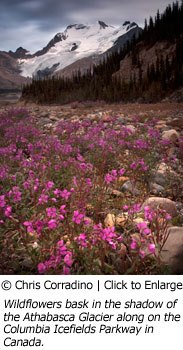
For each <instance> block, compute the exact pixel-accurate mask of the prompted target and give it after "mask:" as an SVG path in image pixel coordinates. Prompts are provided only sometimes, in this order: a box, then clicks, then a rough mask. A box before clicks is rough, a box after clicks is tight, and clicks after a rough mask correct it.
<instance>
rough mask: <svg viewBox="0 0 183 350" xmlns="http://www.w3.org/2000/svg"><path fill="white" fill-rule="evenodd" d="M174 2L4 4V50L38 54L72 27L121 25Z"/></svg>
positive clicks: (10, 0)
mask: <svg viewBox="0 0 183 350" xmlns="http://www.w3.org/2000/svg"><path fill="white" fill-rule="evenodd" d="M171 2H172V1H171V0H0V50H6V51H9V50H15V49H16V48H17V47H19V46H23V47H24V48H26V49H27V50H30V51H31V52H34V51H36V50H38V49H41V48H42V47H43V46H45V45H46V44H47V43H48V41H49V40H50V39H51V38H52V37H53V36H54V35H55V34H56V33H57V32H61V31H63V30H64V29H65V27H66V26H67V25H69V24H74V23H84V24H92V23H95V22H96V21H97V20H102V21H104V22H106V23H107V24H111V25H116V26H118V25H121V24H122V23H123V22H124V21H125V20H130V21H135V22H137V23H138V24H139V25H141V26H142V25H143V24H144V19H145V18H149V16H150V15H152V16H154V15H155V14H156V11H157V9H159V10H160V11H163V10H164V9H165V7H166V5H168V4H169V3H171Z"/></svg>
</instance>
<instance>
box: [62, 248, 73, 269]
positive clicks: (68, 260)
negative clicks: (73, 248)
mask: <svg viewBox="0 0 183 350" xmlns="http://www.w3.org/2000/svg"><path fill="white" fill-rule="evenodd" d="M64 263H65V264H66V265H67V266H68V267H71V266H72V263H73V260H72V253H71V252H68V253H67V254H66V255H65V257H64Z"/></svg>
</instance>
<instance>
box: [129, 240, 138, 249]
mask: <svg viewBox="0 0 183 350" xmlns="http://www.w3.org/2000/svg"><path fill="white" fill-rule="evenodd" d="M130 248H131V249H132V250H136V249H137V242H136V241H134V240H133V241H132V242H131V244H130Z"/></svg>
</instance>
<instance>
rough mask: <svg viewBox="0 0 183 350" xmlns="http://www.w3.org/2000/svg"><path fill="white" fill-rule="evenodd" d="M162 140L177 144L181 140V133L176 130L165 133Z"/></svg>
mask: <svg viewBox="0 0 183 350" xmlns="http://www.w3.org/2000/svg"><path fill="white" fill-rule="evenodd" d="M162 139H163V140H167V141H170V142H172V143H176V142H177V141H178V139H179V133H178V132H177V131H176V130H175V129H171V130H167V131H163V133H162Z"/></svg>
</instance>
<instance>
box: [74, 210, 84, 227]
mask: <svg viewBox="0 0 183 350" xmlns="http://www.w3.org/2000/svg"><path fill="white" fill-rule="evenodd" d="M83 218H84V215H83V214H80V213H79V211H78V210H75V211H74V214H73V217H72V221H73V222H74V223H76V224H78V225H79V224H80V223H81V221H82V220H83Z"/></svg>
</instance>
